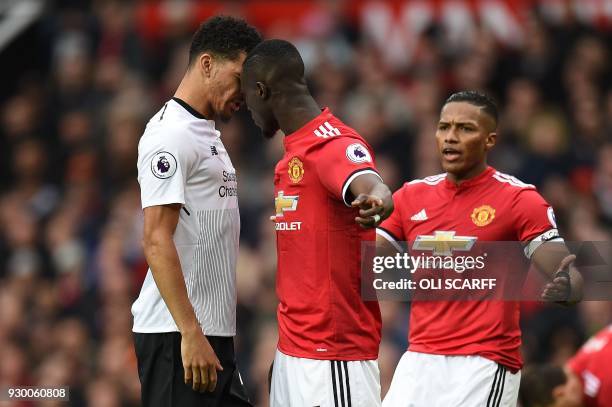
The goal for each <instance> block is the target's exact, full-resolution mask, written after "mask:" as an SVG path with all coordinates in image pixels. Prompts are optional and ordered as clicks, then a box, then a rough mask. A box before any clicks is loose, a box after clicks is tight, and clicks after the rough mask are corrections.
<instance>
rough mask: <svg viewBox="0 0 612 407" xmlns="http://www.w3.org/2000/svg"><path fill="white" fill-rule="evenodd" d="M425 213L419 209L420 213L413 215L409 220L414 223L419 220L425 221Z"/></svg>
mask: <svg viewBox="0 0 612 407" xmlns="http://www.w3.org/2000/svg"><path fill="white" fill-rule="evenodd" d="M427 219H428V217H427V213H425V209H421V211H420V212H418V213H415V214H414V215H412V217H411V218H410V220H415V221H420V220H427Z"/></svg>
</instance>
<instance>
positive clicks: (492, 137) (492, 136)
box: [485, 132, 497, 151]
mask: <svg viewBox="0 0 612 407" xmlns="http://www.w3.org/2000/svg"><path fill="white" fill-rule="evenodd" d="M495 143H497V133H496V132H491V133H489V134H487V138H486V140H485V150H486V151H489V150H490V149H492V148H493V147H494V146H495Z"/></svg>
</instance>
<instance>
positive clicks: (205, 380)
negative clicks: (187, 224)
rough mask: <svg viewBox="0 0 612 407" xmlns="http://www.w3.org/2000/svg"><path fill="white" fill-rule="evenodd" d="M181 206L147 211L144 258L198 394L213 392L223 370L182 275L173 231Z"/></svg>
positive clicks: (188, 378) (187, 371)
mask: <svg viewBox="0 0 612 407" xmlns="http://www.w3.org/2000/svg"><path fill="white" fill-rule="evenodd" d="M180 210H181V205H180V204H171V205H158V206H150V207H147V208H145V209H144V238H143V247H144V254H145V257H146V259H147V262H148V264H149V267H151V273H152V274H153V279H154V280H155V284H156V285H157V287H158V289H159V292H160V294H161V296H162V298H163V300H164V302H165V303H166V305H167V306H168V310H169V311H170V314H172V318H174V321H175V322H176V325H177V326H178V328H179V330H180V332H181V337H182V339H181V355H182V358H183V367H184V371H185V383H188V384H189V383H191V385H192V387H193V389H194V390H195V391H213V390H214V389H215V386H216V384H217V369H219V370H223V368H222V367H221V363H220V362H219V359H218V358H217V356H216V355H215V352H214V351H213V349H212V347H211V346H210V344H209V343H208V340H207V339H206V337H205V336H204V334H203V333H202V329H201V328H200V324H199V323H198V320H197V318H196V315H195V313H194V311H193V307H192V305H191V302H190V301H189V297H188V296H187V288H186V286H185V279H184V277H183V273H182V271H181V263H180V261H179V257H178V253H177V250H176V246H175V245H174V240H173V236H174V231H175V229H176V226H177V224H178V220H179V215H180Z"/></svg>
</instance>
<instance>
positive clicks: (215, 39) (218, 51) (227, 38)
mask: <svg viewBox="0 0 612 407" xmlns="http://www.w3.org/2000/svg"><path fill="white" fill-rule="evenodd" d="M261 40H262V38H261V35H260V34H259V32H258V31H257V30H256V29H255V28H254V27H252V26H250V25H249V24H247V22H246V21H244V20H243V19H241V18H235V17H230V16H215V17H211V18H209V19H208V20H206V21H204V22H203V23H202V24H201V25H200V27H199V28H198V29H197V31H196V32H195V34H193V38H192V40H191V46H190V47H189V64H190V65H191V63H192V62H193V61H194V60H195V59H196V58H197V57H198V56H199V55H201V54H202V53H204V52H209V53H211V54H213V55H214V56H218V57H221V58H227V59H230V60H235V59H236V58H238V55H239V54H240V52H245V53H249V51H251V50H252V49H253V48H254V47H255V46H256V45H257V44H259V43H260V42H261Z"/></svg>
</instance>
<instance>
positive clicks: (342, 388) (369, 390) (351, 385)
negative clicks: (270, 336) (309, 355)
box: [270, 350, 381, 407]
mask: <svg viewBox="0 0 612 407" xmlns="http://www.w3.org/2000/svg"><path fill="white" fill-rule="evenodd" d="M380 405H381V404H380V373H379V370H378V361H377V360H364V361H351V362H346V361H336V360H316V359H305V358H296V357H293V356H288V355H285V354H284V353H282V352H280V351H279V350H277V351H276V356H275V357H274V366H273V367H272V387H271V389H270V407H315V406H320V407H379V406H380Z"/></svg>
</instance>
